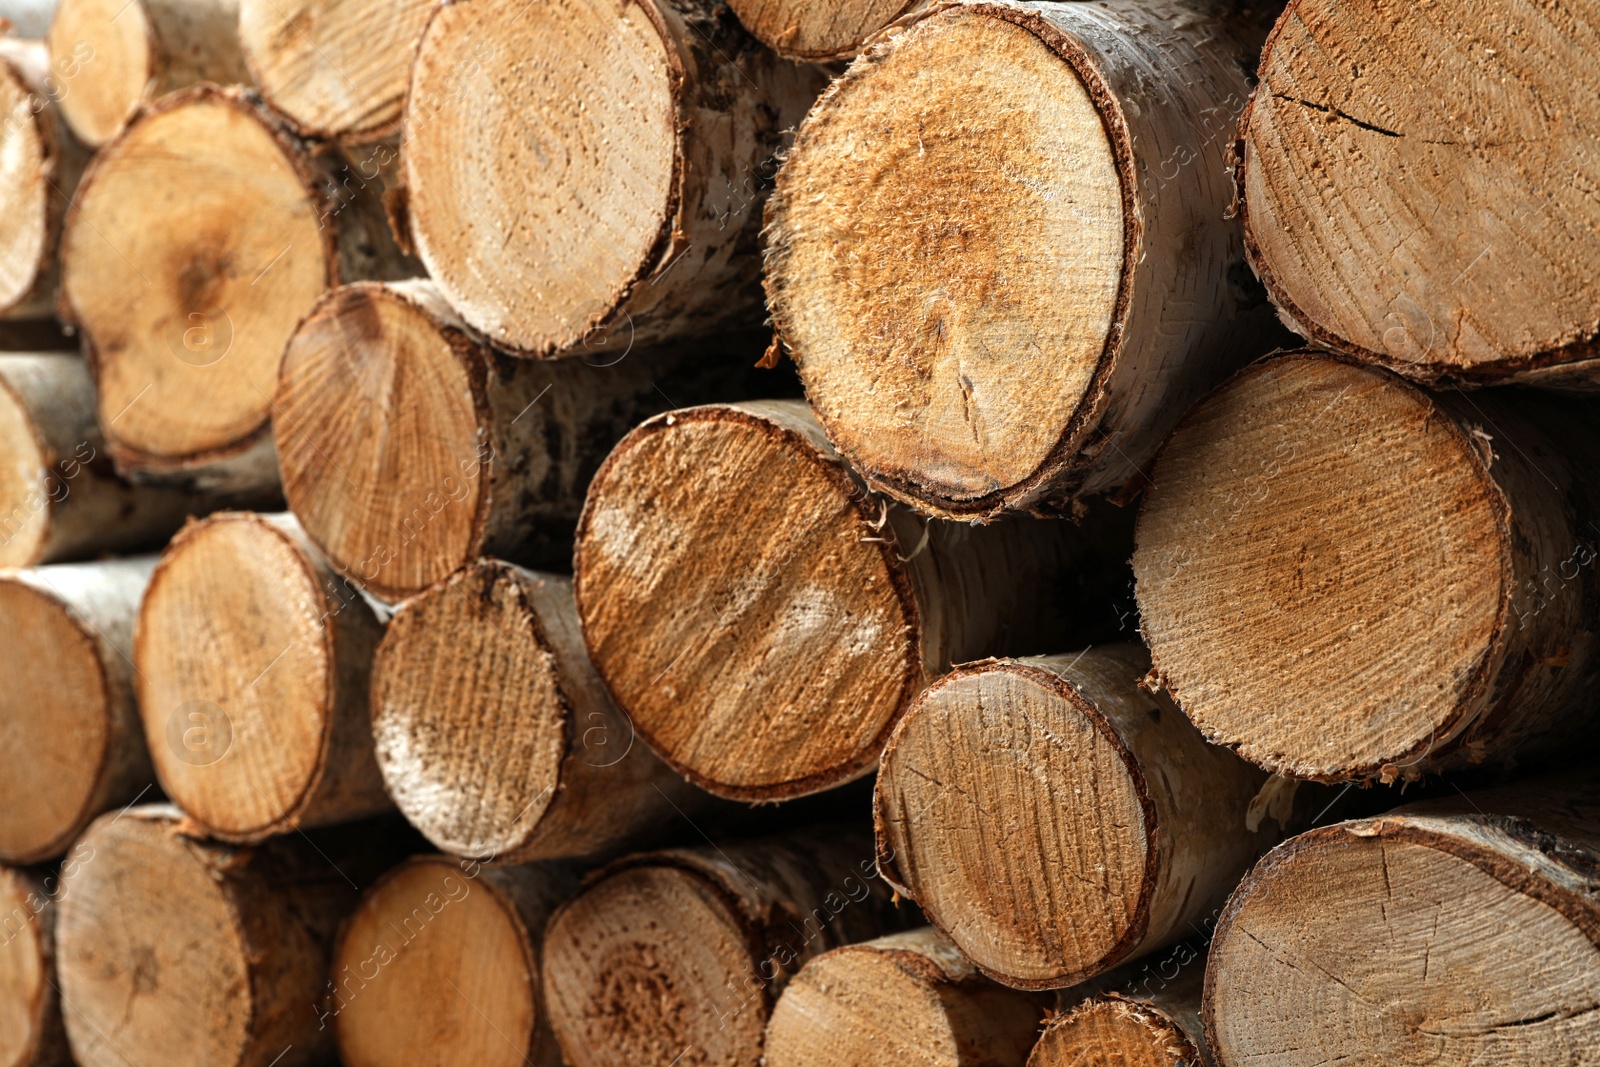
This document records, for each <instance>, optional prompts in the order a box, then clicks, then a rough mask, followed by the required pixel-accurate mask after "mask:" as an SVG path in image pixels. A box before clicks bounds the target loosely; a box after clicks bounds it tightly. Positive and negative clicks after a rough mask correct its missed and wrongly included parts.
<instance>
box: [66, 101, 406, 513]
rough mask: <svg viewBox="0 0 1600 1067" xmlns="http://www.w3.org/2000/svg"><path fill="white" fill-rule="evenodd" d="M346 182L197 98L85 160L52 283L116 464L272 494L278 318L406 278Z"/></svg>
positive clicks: (364, 192) (378, 223)
mask: <svg viewBox="0 0 1600 1067" xmlns="http://www.w3.org/2000/svg"><path fill="white" fill-rule="evenodd" d="M350 177H351V175H350V173H349V171H348V167H347V165H346V164H345V163H344V162H343V161H342V160H341V159H340V158H339V157H338V156H337V155H336V154H335V153H332V152H331V151H328V150H325V149H320V148H313V147H311V146H308V145H306V144H304V143H302V142H300V141H298V140H296V139H295V138H293V137H292V136H290V135H289V134H288V133H286V132H285V131H284V130H283V128H282V126H281V124H280V123H279V121H278V120H277V119H275V118H273V117H272V116H271V114H270V113H269V112H268V111H267V110H266V109H264V108H262V107H261V106H260V105H259V103H258V102H256V101H255V100H254V98H253V97H250V96H248V95H245V94H242V93H240V92H237V91H232V90H221V89H217V88H215V87H214V86H200V87H197V88H195V89H193V90H189V91H186V92H183V93H177V94H174V95H172V96H168V97H164V98H163V99H161V100H160V101H159V102H157V103H155V104H152V105H151V106H150V107H148V108H146V109H145V110H144V111H142V112H141V113H140V116H139V117H138V118H137V119H136V120H135V121H134V122H133V123H132V124H131V125H129V126H128V127H127V129H126V130H124V131H123V133H122V134H121V135H120V136H118V137H117V138H116V140H114V141H113V142H112V143H110V144H108V145H107V146H106V147H105V148H104V149H103V150H102V151H101V152H100V154H99V155H98V156H97V157H96V158H95V161H94V164H93V165H92V166H91V167H90V168H89V172H88V173H87V174H86V175H85V176H84V179H83V183H82V186H81V188H80V189H79V191H78V199H77V202H76V204H75V205H74V206H73V209H72V211H71V212H70V213H69V215H68V218H67V229H66V236H65V237H64V239H63V253H62V255H63V258H64V260H65V270H64V275H63V281H62V285H63V290H64V295H65V297H66V299H67V301H68V302H69V303H70V305H71V310H72V313H73V315H74V316H75V317H76V320H77V322H78V325H79V326H80V328H81V329H82V332H83V336H84V342H85V348H86V352H87V354H88V356H89V359H90V363H91V366H93V367H94V370H95V377H96V381H97V384H98V385H99V389H100V421H101V424H102V425H103V426H104V427H105V429H106V438H107V440H108V442H109V443H110V446H111V450H112V453H113V455H114V456H115V458H116V460H117V462H118V465H119V467H121V468H124V469H127V470H130V471H133V472H136V473H138V474H139V475H140V476H141V477H144V478H146V479H162V478H165V479H168V480H177V481H184V482H191V483H199V484H202V485H206V486H210V487H215V488H217V489H219V490H225V491H231V492H233V493H234V494H236V495H237V496H238V497H239V498H240V500H239V503H240V504H241V505H242V504H243V503H247V502H248V503H254V504H256V505H257V506H265V505H266V504H267V503H268V502H269V501H270V500H271V498H272V497H273V496H274V495H275V493H276V489H277V463H276V460H275V458H274V456H273V451H272V438H271V434H270V433H269V432H268V426H267V423H268V417H269V415H270V413H271V407H272V392H273V389H274V388H275V386H276V383H277V377H278V364H279V363H280V361H281V360H282V356H283V347H284V345H285V343H287V341H288V340H289V336H290V334H291V333H293V331H294V326H295V323H296V322H298V321H299V319H300V317H301V316H302V315H304V314H305V313H306V312H307V311H309V310H310V309H311V306H312V304H314V303H315V302H316V300H317V298H318V297H319V296H321V295H322V294H323V293H324V292H326V291H327V290H328V289H329V288H331V287H332V286H335V285H337V284H339V282H340V280H341V279H346V278H358V277H370V276H374V275H384V276H394V275H398V274H399V273H403V272H404V271H405V270H406V264H405V263H404V261H403V260H402V259H401V257H400V256H399V253H398V252H397V251H396V250H395V249H394V247H393V243H392V238H391V236H390V234H389V229H388V223H387V221H386V220H385V219H384V217H383V209H382V205H381V203H379V200H378V197H377V196H375V195H373V194H374V193H376V192H377V191H378V190H377V186H376V185H369V186H368V187H367V188H363V189H356V188H355V187H354V186H353V185H351V184H350V183H349V181H348V179H350Z"/></svg>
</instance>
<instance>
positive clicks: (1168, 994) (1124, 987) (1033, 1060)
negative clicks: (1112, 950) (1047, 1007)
mask: <svg viewBox="0 0 1600 1067" xmlns="http://www.w3.org/2000/svg"><path fill="white" fill-rule="evenodd" d="M1170 962H1174V963H1175V962H1176V961H1170ZM1187 962H1188V963H1189V964H1193V965H1192V966H1187V965H1186V966H1181V967H1179V969H1178V970H1177V971H1176V972H1175V973H1174V974H1173V976H1171V978H1170V979H1169V978H1167V977H1165V976H1161V977H1160V978H1158V980H1159V981H1160V983H1161V984H1160V985H1159V986H1158V987H1157V988H1155V989H1151V988H1150V981H1149V980H1148V979H1146V980H1145V981H1144V982H1142V983H1140V984H1139V985H1138V986H1135V985H1133V984H1132V983H1131V982H1130V979H1131V978H1132V976H1131V975H1130V974H1129V971H1128V969H1126V968H1125V969H1121V970H1118V971H1114V972H1112V973H1111V974H1109V975H1107V976H1105V978H1104V979H1101V980H1096V981H1094V982H1089V983H1086V984H1085V985H1084V986H1082V987H1079V988H1075V989H1069V990H1063V991H1062V993H1061V1002H1062V1004H1064V1005H1071V1007H1069V1008H1068V1009H1067V1010H1065V1011H1062V1012H1060V1013H1058V1014H1056V1015H1055V1016H1054V1017H1052V1018H1051V1019H1050V1022H1049V1024H1048V1025H1047V1026H1046V1027H1045V1030H1044V1033H1043V1034H1041V1035H1040V1037H1039V1043H1038V1044H1037V1045H1036V1046H1035V1047H1034V1050H1033V1054H1032V1055H1031V1056H1030V1057H1029V1058H1028V1064H1027V1067H1077V1065H1081V1064H1090V1063H1096V1064H1097V1063H1113V1064H1117V1065H1118V1067H1212V1060H1211V1058H1210V1055H1209V1054H1208V1053H1207V1051H1206V1043H1205V1028H1204V1026H1203V1025H1202V1024H1201V1021H1200V1010H1201V996H1202V993H1203V990H1204V979H1205V966H1204V960H1203V959H1202V960H1189V961H1187Z"/></svg>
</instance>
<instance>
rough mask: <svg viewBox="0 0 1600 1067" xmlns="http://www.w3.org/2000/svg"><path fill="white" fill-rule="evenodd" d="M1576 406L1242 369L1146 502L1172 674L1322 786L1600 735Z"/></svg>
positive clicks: (1248, 738) (1590, 529)
mask: <svg viewBox="0 0 1600 1067" xmlns="http://www.w3.org/2000/svg"><path fill="white" fill-rule="evenodd" d="M1563 399H1564V398H1561V397H1546V398H1542V399H1541V398H1537V397H1526V396H1520V395H1516V394H1509V395H1508V394H1507V393H1498V394H1475V395H1469V394H1459V393H1428V392H1424V391H1423V390H1421V389H1419V388H1418V387H1416V386H1414V385H1411V384H1409V383H1407V382H1406V381H1405V380H1403V379H1401V378H1399V377H1396V376H1395V375H1393V374H1391V373H1389V372H1388V371H1384V370H1380V369H1376V368H1371V367H1364V366H1360V365H1357V364H1352V363H1347V362H1344V361H1341V360H1338V359H1334V358H1329V357H1323V356H1317V355H1314V354H1308V353H1301V354H1294V355H1290V356H1286V357H1283V358H1280V359H1276V360H1272V361H1268V362H1266V363H1263V364H1258V365H1257V366H1255V367H1252V368H1250V369H1249V370H1246V371H1244V372H1243V373H1241V374H1240V375H1239V376H1238V377H1237V378H1236V379H1234V380H1233V381H1232V382H1230V383H1229V384H1228V385H1227V386H1226V387H1224V388H1223V389H1221V390H1219V391H1218V392H1217V393H1216V394H1215V395H1214V396H1212V397H1211V398H1210V399H1208V400H1206V401H1205V402H1204V403H1203V404H1201V405H1200V406H1198V407H1197V408H1196V409H1195V410H1194V411H1193V412H1192V413H1191V414H1190V415H1189V416H1187V418H1186V419H1185V421H1184V423H1183V425H1182V426H1181V427H1180V428H1179V429H1178V430H1177V432H1176V433H1174V434H1173V436H1172V439H1171V441H1170V442H1168V444H1167V445H1166V446H1165V448H1164V450H1163V452H1162V454H1161V457H1160V459H1159V461H1158V462H1157V464H1156V465H1155V469H1154V474H1153V478H1154V487H1153V488H1152V489H1151V490H1150V492H1149V493H1148V495H1147V496H1146V499H1145V503H1144V506H1143V509H1142V511H1141V514H1140V518H1139V529H1138V548H1137V551H1136V552H1135V554H1134V571H1135V573H1136V575H1137V578H1138V586H1137V595H1138V600H1139V606H1140V609H1141V617H1142V625H1143V628H1144V633H1145V636H1146V639H1147V640H1148V641H1149V644H1150V648H1151V652H1152V655H1153V657H1154V660H1155V668H1156V674H1155V679H1156V680H1157V681H1159V683H1160V684H1161V685H1162V686H1163V687H1164V688H1165V689H1166V690H1167V691H1168V692H1169V693H1171V694H1172V696H1173V698H1174V699H1175V700H1176V701H1177V702H1178V704H1179V705H1180V706H1181V707H1182V708H1183V710H1184V711H1185V712H1186V713H1187V714H1188V715H1189V717H1190V718H1191V719H1193V720H1194V721H1195V723H1196V724H1197V725H1198V726H1199V727H1200V728H1201V730H1202V731H1203V732H1204V733H1205V734H1206V736H1207V737H1209V738H1210V739H1211V740H1212V741H1215V742H1217V743H1220V744H1224V745H1227V746H1229V747H1230V748H1233V749H1235V750H1237V751H1238V752H1239V753H1240V755H1242V756H1244V757H1245V758H1246V759H1249V760H1252V761H1254V762H1256V763H1258V764H1260V765H1261V766H1263V767H1266V768H1268V769H1269V770H1272V771H1275V772H1278V773H1282V774H1288V775H1293V776H1296V777H1300V778H1312V779H1318V780H1322V781H1354V780H1371V779H1382V780H1384V781H1394V780H1395V779H1397V778H1402V777H1403V778H1408V779H1411V778H1416V777H1419V776H1421V775H1423V774H1427V773H1430V772H1433V771H1441V770H1447V769H1450V768H1456V767H1461V766H1465V765H1468V764H1473V763H1483V762H1494V763H1502V764H1503V763H1508V762H1511V761H1514V760H1518V759H1521V760H1531V759H1537V758H1544V757H1548V756H1551V755H1555V754H1561V753H1562V752H1563V751H1564V750H1565V749H1568V748H1570V747H1572V746H1573V745H1575V744H1592V740H1593V733H1592V731H1593V724H1594V723H1595V721H1596V714H1597V708H1600V705H1597V704H1596V702H1595V701H1594V699H1593V693H1594V689H1595V686H1596V684H1597V683H1600V628H1597V625H1596V622H1595V619H1596V618H1597V615H1600V568H1597V567H1596V565H1595V564H1596V561H1597V560H1600V544H1597V542H1596V530H1595V526H1594V524H1595V523H1596V522H1597V521H1600V477H1597V472H1600V435H1597V434H1596V432H1595V412H1594V410H1593V408H1592V407H1590V406H1587V405H1581V404H1576V403H1573V404H1568V403H1564V402H1563Z"/></svg>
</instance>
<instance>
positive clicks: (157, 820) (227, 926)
mask: <svg viewBox="0 0 1600 1067" xmlns="http://www.w3.org/2000/svg"><path fill="white" fill-rule="evenodd" d="M327 851H328V849H327V848H326V847H325V846H321V845H314V844H312V843H310V842H308V841H306V840H304V839H302V838H299V837H289V838H284V839H282V840H279V841H275V842H272V844H271V845H270V846H265V847H262V848H257V849H240V848H232V847H229V846H226V845H221V844H217V843H215V842H211V841H207V840H206V839H205V838H204V837H203V836H202V835H201V833H200V831H199V829H198V828H197V827H195V826H194V824H193V823H190V822H188V821H187V820H185V819H183V817H182V815H181V814H180V813H179V812H178V811H177V809H175V808H172V807H169V806H167V805H156V806H145V807H138V808H132V809H130V810H128V811H126V812H123V813H121V814H118V815H104V816H102V817H101V818H100V819H99V820H98V821H97V822H95V823H94V824H93V825H92V826H90V827H89V831H88V833H86V834H85V835H84V837H83V839H82V841H81V842H80V843H79V845H78V848H77V850H75V853H74V860H75V863H74V864H73V865H72V866H71V867H70V868H69V869H67V870H65V871H64V873H63V877H62V892H61V899H60V902H59V904H58V905H57V915H56V949H57V958H56V967H57V970H58V972H59V974H60V979H61V982H60V984H61V999H62V1003H63V1004H64V1005H65V1012H64V1018H65V1022H66V1029H67V1038H68V1040H69V1041H70V1042H71V1045H72V1053H73V1056H74V1057H75V1058H76V1060H77V1062H78V1063H79V1064H80V1065H81V1067H128V1065H129V1064H156V1063H160V1064H168V1065H170V1067H267V1065H268V1064H271V1065H273V1067H300V1065H302V1064H303V1065H308V1067H309V1065H311V1064H320V1063H326V1062H327V1061H328V1060H330V1059H331V1058H332V1055H333V1051H334V1049H333V1029H332V1027H324V1026H322V1025H321V1020H320V1019H319V1012H318V1009H317V998H318V997H319V996H320V995H321V994H322V992H323V990H324V987H325V985H326V983H327V980H328V964H329V959H330V955H331V953H330V949H331V946H332V943H333V937H334V932H335V931H336V930H337V929H338V925H339V922H340V920H341V919H343V918H344V916H345V915H347V914H348V913H349V912H350V910H351V908H353V907H354V906H355V903H356V899H357V896H358V889H357V888H356V886H354V885H352V884H351V882H350V881H349V880H348V878H347V877H346V876H347V875H348V874H353V873H354V870H353V868H352V866H351V865H350V864H349V863H348V861H346V860H345V859H344V858H343V857H342V856H338V855H332V856H331V857H325V856H324V855H323V854H322V853H324V852H327ZM79 853H81V855H79ZM336 864H338V865H337V866H336ZM180 1021H181V1023H180ZM274 1057H276V1059H274Z"/></svg>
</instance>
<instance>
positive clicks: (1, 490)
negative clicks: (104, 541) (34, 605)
mask: <svg viewBox="0 0 1600 1067" xmlns="http://www.w3.org/2000/svg"><path fill="white" fill-rule="evenodd" d="M13 358H15V357H13ZM0 455H3V456H4V457H5V462H4V463H3V464H0V567H28V566H32V565H33V564H35V563H39V562H41V559H40V557H41V556H42V555H43V553H44V551H45V543H46V541H47V540H48V538H49V536H50V519H51V511H52V509H53V507H54V499H53V498H54V497H55V496H57V495H59V494H60V492H61V490H62V488H63V487H62V486H61V485H59V484H53V483H55V482H56V481H57V480H56V479H53V478H52V471H51V469H50V468H51V462H52V457H51V456H50V455H49V453H48V452H47V451H46V446H45V442H44V434H43V432H42V429H41V427H39V426H38V424H36V423H35V422H34V419H33V415H32V413H31V412H29V410H28V408H27V407H26V406H25V405H24V404H23V402H22V398H21V396H19V395H18V393H17V392H16V391H15V390H14V389H12V388H11V387H10V386H9V385H8V384H6V382H5V381H3V380H0Z"/></svg>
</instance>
